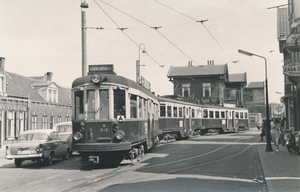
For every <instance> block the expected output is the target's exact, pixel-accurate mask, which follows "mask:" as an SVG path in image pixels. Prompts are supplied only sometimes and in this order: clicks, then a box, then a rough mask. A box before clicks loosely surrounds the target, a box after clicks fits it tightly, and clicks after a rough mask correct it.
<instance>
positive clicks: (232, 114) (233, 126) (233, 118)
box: [231, 111, 235, 130]
mask: <svg viewBox="0 0 300 192" xmlns="http://www.w3.org/2000/svg"><path fill="white" fill-rule="evenodd" d="M231 117H232V128H233V130H235V114H234V111H232V112H231Z"/></svg>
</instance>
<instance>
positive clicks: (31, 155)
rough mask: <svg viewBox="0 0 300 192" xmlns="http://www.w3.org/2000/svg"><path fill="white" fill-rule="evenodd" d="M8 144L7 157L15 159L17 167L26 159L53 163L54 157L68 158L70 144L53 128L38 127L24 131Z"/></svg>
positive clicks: (48, 163)
mask: <svg viewBox="0 0 300 192" xmlns="http://www.w3.org/2000/svg"><path fill="white" fill-rule="evenodd" d="M8 140H11V141H13V143H12V144H10V145H7V146H6V156H5V158H6V159H10V160H12V159H14V161H15V165H16V167H20V166H21V164H22V162H23V161H25V160H31V161H43V162H45V163H46V164H47V165H51V164H52V162H53V158H63V159H68V158H69V154H70V151H71V150H70V146H69V145H70V144H69V142H67V141H65V140H61V139H60V135H59V132H58V131H57V130H53V129H36V130H29V131H25V132H23V133H22V134H21V135H20V136H19V137H17V138H11V139H8Z"/></svg>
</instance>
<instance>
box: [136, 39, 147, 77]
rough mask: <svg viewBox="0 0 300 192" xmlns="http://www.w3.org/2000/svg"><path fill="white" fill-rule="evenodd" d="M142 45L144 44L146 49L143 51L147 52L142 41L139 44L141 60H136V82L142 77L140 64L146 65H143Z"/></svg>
mask: <svg viewBox="0 0 300 192" xmlns="http://www.w3.org/2000/svg"><path fill="white" fill-rule="evenodd" d="M141 45H143V47H144V49H143V51H142V53H147V52H146V50H145V49H146V47H145V44H144V43H141V44H140V45H139V60H137V61H136V82H137V83H139V81H140V79H141V71H140V66H145V65H141V57H140V53H141Z"/></svg>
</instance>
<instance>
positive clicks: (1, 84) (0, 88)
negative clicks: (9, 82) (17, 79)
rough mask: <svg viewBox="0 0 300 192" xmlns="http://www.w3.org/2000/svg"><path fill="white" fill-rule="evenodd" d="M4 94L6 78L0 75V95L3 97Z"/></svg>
mask: <svg viewBox="0 0 300 192" xmlns="http://www.w3.org/2000/svg"><path fill="white" fill-rule="evenodd" d="M5 93H6V77H5V75H3V74H0V95H1V96H3V95H4V94H5Z"/></svg>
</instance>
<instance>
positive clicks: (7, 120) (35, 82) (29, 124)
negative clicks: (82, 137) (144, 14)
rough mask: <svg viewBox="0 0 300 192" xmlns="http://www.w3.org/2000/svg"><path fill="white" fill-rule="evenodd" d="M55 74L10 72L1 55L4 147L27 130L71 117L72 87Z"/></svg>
mask: <svg viewBox="0 0 300 192" xmlns="http://www.w3.org/2000/svg"><path fill="white" fill-rule="evenodd" d="M52 77H53V74H52V73H51V72H47V73H46V74H45V75H43V76H39V77H25V76H22V75H19V74H15V73H11V72H8V71H6V70H5V58H3V57H0V148H2V147H3V146H4V143H5V141H6V140H7V138H10V137H17V136H18V135H20V133H22V132H23V131H26V130H30V129H51V128H52V126H53V124H55V123H58V122H63V121H70V120H71V115H72V112H71V110H72V108H71V89H68V88H62V87H60V86H58V85H57V84H56V83H55V82H53V81H52Z"/></svg>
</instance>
